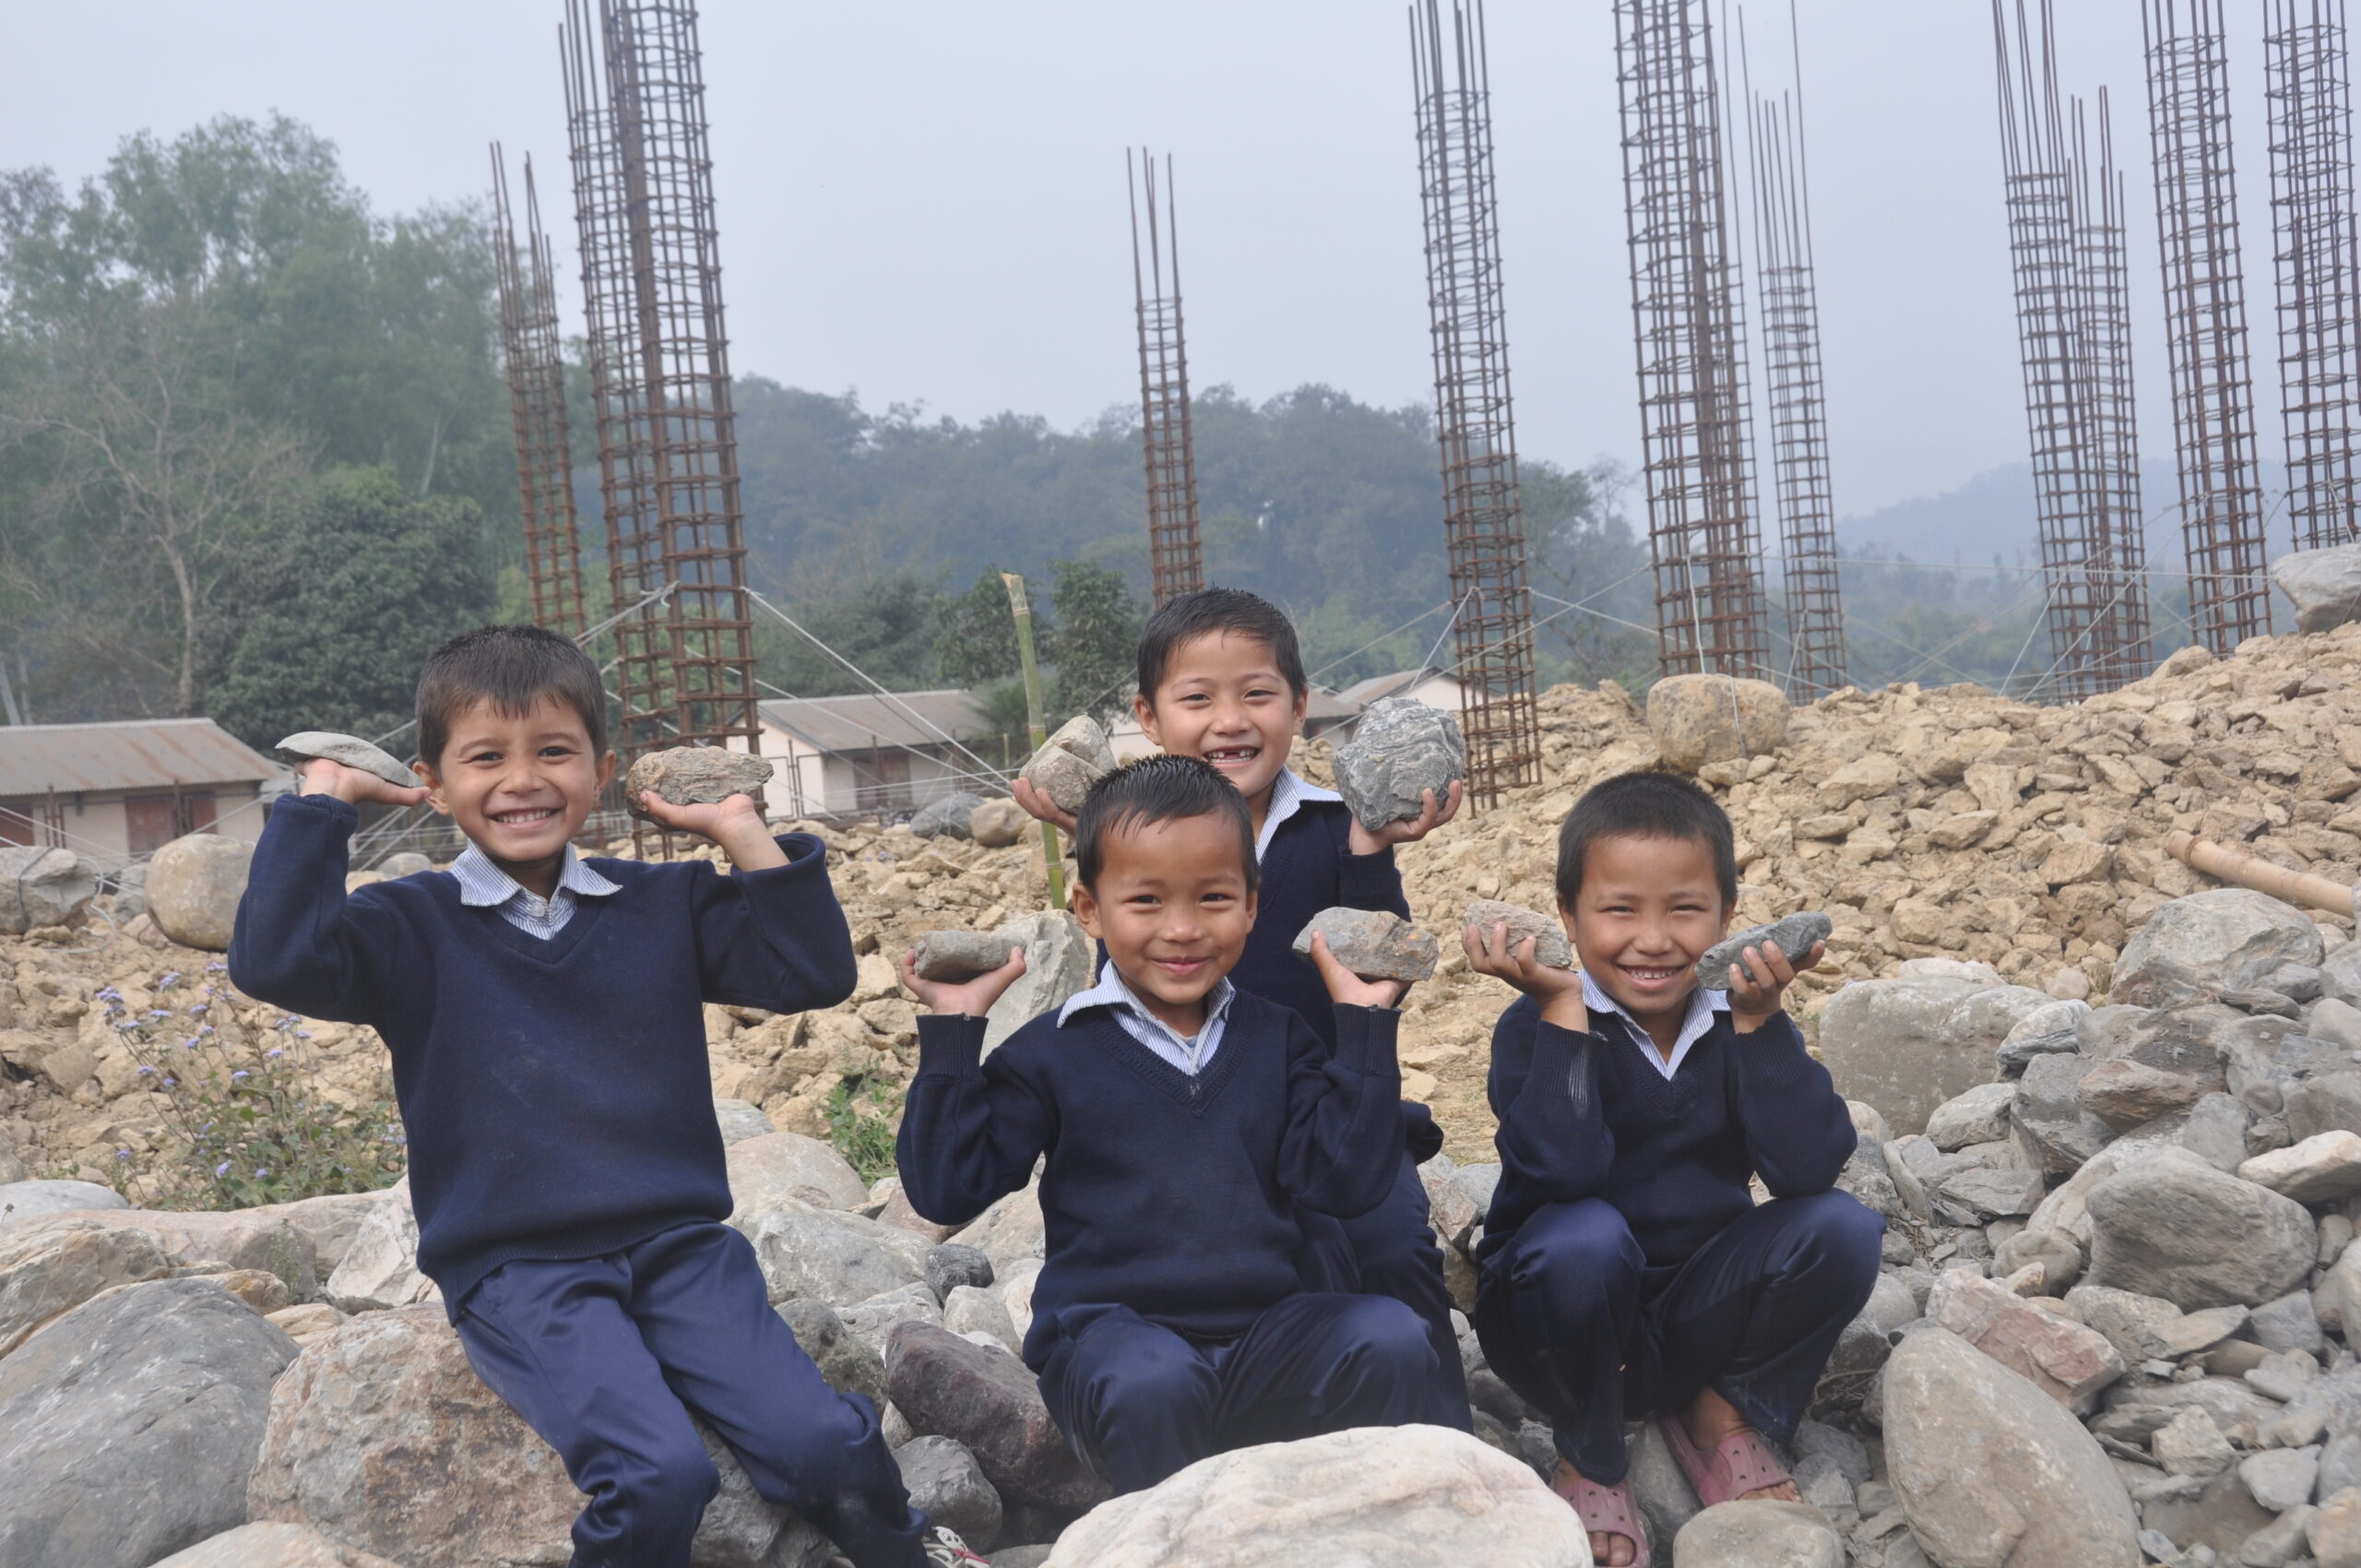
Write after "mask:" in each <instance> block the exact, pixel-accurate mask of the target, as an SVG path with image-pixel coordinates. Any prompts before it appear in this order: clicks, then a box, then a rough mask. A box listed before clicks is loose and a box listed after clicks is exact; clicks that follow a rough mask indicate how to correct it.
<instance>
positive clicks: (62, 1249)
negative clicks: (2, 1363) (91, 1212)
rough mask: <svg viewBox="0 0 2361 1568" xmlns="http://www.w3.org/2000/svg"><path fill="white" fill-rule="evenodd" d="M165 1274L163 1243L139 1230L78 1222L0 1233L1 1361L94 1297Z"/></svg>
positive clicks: (66, 1219) (63, 1219)
mask: <svg viewBox="0 0 2361 1568" xmlns="http://www.w3.org/2000/svg"><path fill="white" fill-rule="evenodd" d="M171 1267H172V1260H171V1259H169V1258H167V1257H166V1256H165V1255H164V1249H163V1245H162V1243H160V1242H159V1241H157V1240H156V1238H155V1237H153V1236H150V1235H149V1234H148V1232H146V1231H145V1230H131V1229H115V1228H113V1227H112V1226H107V1225H102V1224H101V1223H99V1222H98V1221H97V1220H96V1219H93V1218H88V1217H86V1216H82V1215H61V1216H59V1217H58V1218H53V1219H44V1220H42V1221H40V1222H38V1223H36V1224H32V1225H26V1226H21V1227H18V1229H12V1230H8V1231H5V1232H0V1357H5V1356H6V1355H8V1354H9V1353H10V1352H11V1351H13V1350H15V1349H16V1348H17V1347H18V1346H19V1345H22V1344H23V1343H24V1342H25V1341H26V1339H28V1338H29V1337H30V1336H31V1335H32V1334H33V1332H34V1331H35V1330H37V1329H39V1328H40V1327H41V1326H42V1324H45V1323H47V1322H49V1321H50V1320H51V1319H52V1318H54V1317H57V1316H59V1315H61V1314H62V1313H68V1312H71V1311H73V1310H74V1309H75V1308H76V1307H78V1306H80V1305H81V1304H82V1303H83V1302H85V1301H89V1299H90V1298H91V1297H93V1296H95V1295H97V1294H98V1293H99V1292H100V1291H101V1290H108V1289H113V1288H114V1287H115V1286H117V1285H131V1284H136V1283H137V1282H139V1281H141V1280H146V1279H155V1278H159V1277H161V1276H162V1275H163V1274H164V1273H165V1271H166V1270H168V1269H170V1268H171Z"/></svg>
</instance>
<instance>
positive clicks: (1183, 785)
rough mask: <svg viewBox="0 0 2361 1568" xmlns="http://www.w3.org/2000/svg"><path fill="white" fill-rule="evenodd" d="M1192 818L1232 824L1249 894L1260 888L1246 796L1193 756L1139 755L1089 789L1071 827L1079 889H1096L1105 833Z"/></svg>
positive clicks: (1103, 860) (1103, 858) (1260, 872)
mask: <svg viewBox="0 0 2361 1568" xmlns="http://www.w3.org/2000/svg"><path fill="white" fill-rule="evenodd" d="M1192 816H1218V817H1222V818H1225V819H1227V820H1228V821H1229V822H1231V823H1232V824H1234V825H1236V826H1237V828H1238V856H1239V859H1240V861H1243V862H1244V864H1245V867H1246V886H1247V890H1248V891H1249V892H1252V890H1253V889H1254V888H1255V887H1257V886H1259V885H1261V883H1262V880H1263V868H1262V867H1261V866H1260V865H1259V864H1257V863H1256V861H1255V859H1254V818H1253V817H1252V815H1251V814H1249V813H1248V812H1247V810H1246V797H1245V796H1244V795H1242V794H1240V793H1239V790H1238V786H1237V785H1235V784H1232V783H1231V782H1230V781H1229V780H1228V778H1224V777H1223V776H1222V773H1221V771H1220V769H1218V768H1216V767H1215V766H1214V765H1213V764H1211V763H1209V762H1206V761H1204V759H1203V758H1200V757H1192V756H1151V757H1142V758H1141V759H1140V760H1139V761H1137V762H1135V763H1133V764H1131V765H1130V766H1125V767H1119V768H1117V769H1116V770H1115V771H1114V772H1112V773H1110V774H1109V775H1108V776H1107V777H1106V778H1101V779H1100V780H1099V781H1098V782H1097V783H1096V784H1093V785H1092V786H1091V787H1090V793H1089V794H1088V795H1087V796H1086V797H1084V799H1083V802H1082V810H1081V812H1080V813H1079V814H1077V815H1076V817H1075V819H1074V862H1075V865H1076V868H1077V870H1078V871H1079V873H1080V877H1081V881H1082V885H1084V886H1085V887H1088V888H1091V889H1093V890H1096V889H1097V885H1098V872H1099V869H1100V868H1101V867H1102V866H1104V865H1105V864H1106V863H1107V839H1108V837H1109V835H1111V834H1116V833H1121V832H1122V831H1123V830H1124V829H1126V828H1130V827H1147V826H1153V825H1154V824H1157V823H1159V822H1178V821H1180V820H1181V819H1182V818H1184V817H1192Z"/></svg>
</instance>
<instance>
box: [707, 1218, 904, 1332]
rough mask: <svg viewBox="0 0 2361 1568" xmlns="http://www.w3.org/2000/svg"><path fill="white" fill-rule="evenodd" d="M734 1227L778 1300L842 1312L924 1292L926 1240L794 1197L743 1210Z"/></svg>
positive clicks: (732, 1220) (773, 1296) (870, 1220)
mask: <svg viewBox="0 0 2361 1568" xmlns="http://www.w3.org/2000/svg"><path fill="white" fill-rule="evenodd" d="M730 1226H731V1228H732V1229H736V1230H737V1231H739V1232H740V1233H741V1234H742V1235H743V1236H745V1238H746V1239H747V1240H748V1241H752V1242H753V1244H754V1258H755V1261H756V1262H757V1263H758V1264H759V1265H761V1266H762V1271H763V1279H764V1282H765V1285H767V1286H768V1287H769V1291H770V1299H771V1300H772V1301H792V1300H793V1299H794V1298H796V1297H798V1296H809V1297H813V1298H814V1299H816V1300H818V1301H825V1302H827V1303H828V1304H829V1305H830V1306H832V1307H836V1308H837V1309H838V1310H839V1311H842V1310H843V1309H845V1308H848V1307H851V1306H854V1305H856V1304H857V1303H860V1302H863V1301H869V1300H870V1299H871V1298H872V1297H875V1296H880V1295H884V1294H885V1293H886V1292H888V1291H893V1290H897V1289H901V1288H902V1287H904V1286H906V1285H916V1286H918V1287H919V1289H925V1259H926V1252H927V1241H926V1239H925V1238H924V1237H922V1236H919V1235H918V1234H917V1233H915V1232H913V1231H908V1230H902V1229H896V1228H895V1227H893V1226H890V1225H881V1224H879V1223H878V1222H877V1221H875V1220H873V1219H866V1218H862V1217H861V1216H860V1215H858V1214H849V1213H846V1212H843V1211H841V1210H836V1209H826V1208H819V1207H815V1206H813V1205H811V1204H808V1203H804V1202H801V1200H799V1199H796V1198H792V1197H779V1198H772V1199H770V1200H768V1201H766V1202H765V1203H764V1204H762V1205H760V1206H756V1207H751V1208H750V1207H743V1206H742V1207H740V1208H739V1209H738V1210H737V1211H736V1212H735V1213H733V1214H732V1215H731V1216H730Z"/></svg>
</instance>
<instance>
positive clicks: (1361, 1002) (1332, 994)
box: [1311, 931, 1410, 1007]
mask: <svg viewBox="0 0 2361 1568" xmlns="http://www.w3.org/2000/svg"><path fill="white" fill-rule="evenodd" d="M1311 962H1312V964H1313V965H1314V967H1316V968H1318V969H1319V970H1320V978H1321V980H1323V981H1324V982H1326V984H1327V987H1328V1000H1329V1001H1331V1002H1334V1003H1336V1004H1339V1005H1341V1006H1346V1007H1391V1006H1393V1005H1394V1004H1395V1003H1397V1002H1399V1001H1401V1000H1402V993H1403V992H1406V991H1407V990H1409V989H1410V988H1409V987H1408V986H1406V985H1405V984H1404V983H1403V982H1402V981H1400V980H1363V979H1361V977H1360V976H1358V975H1357V974H1355V973H1353V971H1352V970H1350V969H1348V968H1345V966H1344V965H1342V964H1340V963H1338V962H1337V961H1336V955H1335V954H1334V953H1331V952H1329V951H1328V937H1327V934H1326V933H1325V932H1317V931H1315V932H1312V933H1311Z"/></svg>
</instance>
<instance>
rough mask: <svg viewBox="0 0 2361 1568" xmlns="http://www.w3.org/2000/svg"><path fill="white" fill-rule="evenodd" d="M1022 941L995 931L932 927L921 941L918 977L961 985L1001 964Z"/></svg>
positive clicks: (1006, 960)
mask: <svg viewBox="0 0 2361 1568" xmlns="http://www.w3.org/2000/svg"><path fill="white" fill-rule="evenodd" d="M1023 945H1025V944H1023V943H1022V942H1011V941H1008V940H1006V939H1004V938H1003V937H1002V935H1001V934H1000V932H996V931H931V932H927V933H926V934H925V935H923V936H921V937H919V941H918V972H919V979H920V980H941V981H943V982H944V983H945V984H949V985H962V984H965V983H966V982H967V981H968V980H974V979H975V978H976V977H977V976H978V975H984V974H990V973H991V971H992V970H994V969H997V968H1000V967H1001V966H1002V965H1003V964H1005V963H1007V962H1008V955H1009V951H1010V950H1011V949H1012V948H1016V947H1022V946H1023Z"/></svg>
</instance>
